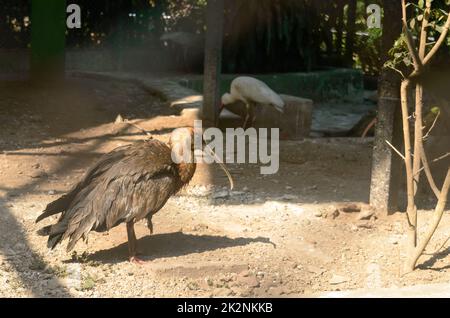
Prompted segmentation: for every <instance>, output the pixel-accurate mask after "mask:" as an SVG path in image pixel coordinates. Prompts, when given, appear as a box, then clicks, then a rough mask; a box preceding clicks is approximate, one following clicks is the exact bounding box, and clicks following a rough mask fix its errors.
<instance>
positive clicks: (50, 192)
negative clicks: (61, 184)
mask: <svg viewBox="0 0 450 318" xmlns="http://www.w3.org/2000/svg"><path fill="white" fill-rule="evenodd" d="M47 193H48V195H55V193H56V192H55V191H54V190H50V191H48V192H47Z"/></svg>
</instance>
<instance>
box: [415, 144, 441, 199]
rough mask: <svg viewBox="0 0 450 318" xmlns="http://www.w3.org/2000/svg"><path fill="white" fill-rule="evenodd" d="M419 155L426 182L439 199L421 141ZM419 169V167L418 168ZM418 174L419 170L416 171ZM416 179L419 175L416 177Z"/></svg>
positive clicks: (439, 193)
mask: <svg viewBox="0 0 450 318" xmlns="http://www.w3.org/2000/svg"><path fill="white" fill-rule="evenodd" d="M419 147H420V157H421V158H422V164H423V168H422V169H423V170H425V175H426V177H427V180H428V184H429V185H430V187H431V190H433V192H434V195H435V196H436V198H437V199H438V200H439V196H440V195H441V191H439V189H438V187H437V185H436V182H435V181H434V178H433V174H432V173H431V169H430V164H429V163H428V158H427V154H426V153H425V149H424V148H423V143H421V144H420V146H419ZM419 170H420V169H419ZM418 174H420V172H418ZM416 178H417V180H418V179H419V177H418V176H417V177H416Z"/></svg>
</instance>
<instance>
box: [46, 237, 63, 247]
mask: <svg viewBox="0 0 450 318" xmlns="http://www.w3.org/2000/svg"><path fill="white" fill-rule="evenodd" d="M63 234H64V233H58V234H54V235H49V237H48V241H47V247H48V248H49V249H54V248H55V247H56V245H58V244H59V243H60V242H61V239H62V236H63Z"/></svg>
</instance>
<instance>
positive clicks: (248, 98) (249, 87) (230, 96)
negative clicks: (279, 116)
mask: <svg viewBox="0 0 450 318" xmlns="http://www.w3.org/2000/svg"><path fill="white" fill-rule="evenodd" d="M238 101H241V102H243V103H244V104H245V108H244V109H242V107H237V106H234V105H233V104H234V103H236V102H238ZM256 105H264V106H265V105H267V106H271V107H273V108H275V109H276V110H277V111H279V112H281V113H283V112H284V105H285V104H284V101H283V100H282V99H281V97H280V96H279V95H278V94H277V93H275V92H274V91H273V90H272V89H270V87H269V86H267V85H266V84H265V83H264V82H262V81H260V80H257V79H256V78H253V77H248V76H241V77H237V78H235V79H234V80H233V82H231V88H230V93H226V94H224V95H223V96H222V106H221V110H222V109H223V108H226V109H228V110H230V111H231V112H233V113H235V114H238V115H240V116H241V117H244V124H243V127H244V128H247V125H248V123H249V120H250V121H251V125H250V126H253V124H254V123H255V120H256V114H255V109H254V108H255V106H256Z"/></svg>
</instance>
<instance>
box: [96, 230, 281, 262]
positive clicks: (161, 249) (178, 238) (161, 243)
mask: <svg viewBox="0 0 450 318" xmlns="http://www.w3.org/2000/svg"><path fill="white" fill-rule="evenodd" d="M252 243H265V244H272V245H273V246H275V244H274V243H272V242H271V241H270V239H269V238H266V237H256V238H245V237H238V238H229V237H226V236H212V235H192V234H185V233H182V232H174V233H165V234H156V235H149V236H145V237H143V238H141V239H140V240H139V241H138V249H139V252H140V253H141V254H142V255H140V258H141V259H143V260H146V261H152V260H155V259H158V258H163V257H177V256H183V255H188V254H192V253H201V252H206V251H213V250H217V249H222V248H229V247H237V246H245V245H248V244H252ZM127 255H128V243H127V242H125V243H123V244H121V245H119V246H115V247H112V248H110V249H106V250H100V251H97V252H94V253H92V254H89V255H88V256H87V258H88V260H91V261H96V262H100V263H119V262H123V261H125V260H127Z"/></svg>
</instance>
